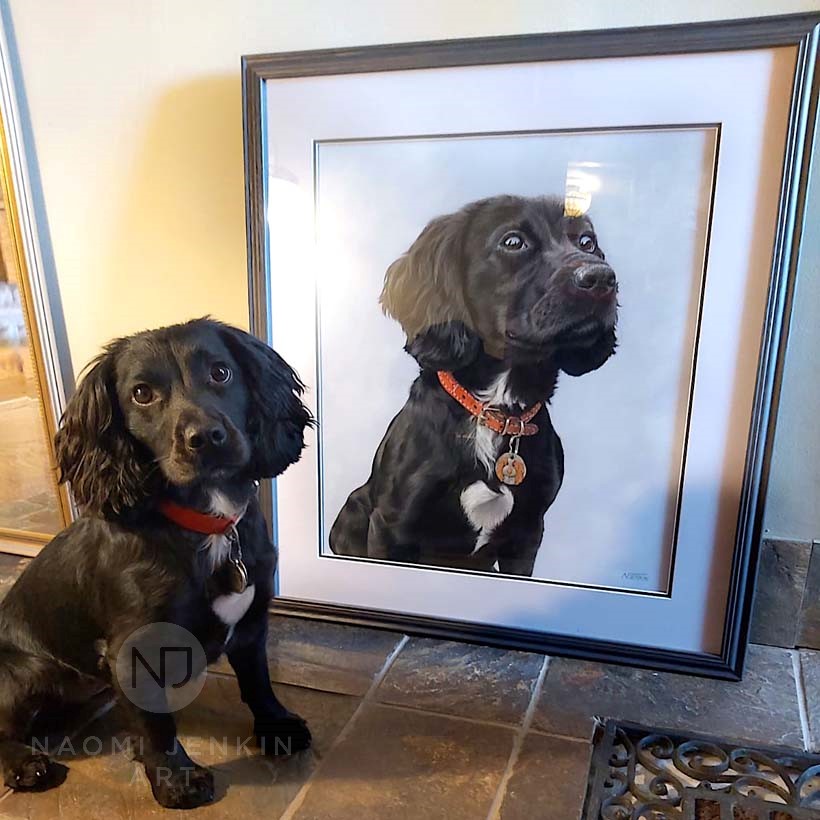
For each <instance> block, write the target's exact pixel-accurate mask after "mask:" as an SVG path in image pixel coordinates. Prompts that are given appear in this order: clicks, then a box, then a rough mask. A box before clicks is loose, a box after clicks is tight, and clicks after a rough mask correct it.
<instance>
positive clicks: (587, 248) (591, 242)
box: [578, 233, 598, 253]
mask: <svg viewBox="0 0 820 820" xmlns="http://www.w3.org/2000/svg"><path fill="white" fill-rule="evenodd" d="M578 247H579V248H580V249H581V250H582V251H584V252H585V253H595V251H597V250H598V243H597V242H596V241H595V237H594V236H593V235H592V234H589V233H582V234H581V235H580V236H579V237H578Z"/></svg>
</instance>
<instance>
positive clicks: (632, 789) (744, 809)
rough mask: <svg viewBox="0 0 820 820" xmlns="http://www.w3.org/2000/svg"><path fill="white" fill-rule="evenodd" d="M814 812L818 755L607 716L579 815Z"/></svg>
mask: <svg viewBox="0 0 820 820" xmlns="http://www.w3.org/2000/svg"><path fill="white" fill-rule="evenodd" d="M667 818H669V820H672V818H674V820H809V818H812V819H813V820H818V818H820V757H818V756H816V755H806V754H800V753H799V752H795V751H794V750H789V749H772V748H768V749H767V748H760V747H750V746H740V745H737V744H734V743H727V742H725V741H722V740H717V739H715V738H706V737H698V736H692V735H682V734H680V733H676V732H666V731H661V730H658V729H647V728H646V727H644V726H636V725H634V724H629V723H618V722H616V721H609V722H607V723H606V724H603V725H601V726H600V727H599V729H598V731H597V732H596V739H595V751H594V753H593V756H592V766H591V769H590V776H589V784H588V786H587V797H586V804H585V809H584V820H667Z"/></svg>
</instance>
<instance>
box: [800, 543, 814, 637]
mask: <svg viewBox="0 0 820 820" xmlns="http://www.w3.org/2000/svg"><path fill="white" fill-rule="evenodd" d="M796 645H797V646H802V647H805V648H807V649H820V543H817V542H816V543H815V544H813V545H812V548H811V559H810V561H809V570H808V575H807V577H806V588H805V591H804V592H803V601H802V605H801V608H800V618H799V622H798V624H797V641H796Z"/></svg>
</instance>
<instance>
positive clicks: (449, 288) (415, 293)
mask: <svg viewBox="0 0 820 820" xmlns="http://www.w3.org/2000/svg"><path fill="white" fill-rule="evenodd" d="M464 223H465V215H464V214H463V213H461V212H459V213H456V214H450V215H448V216H441V217H438V218H437V219H434V220H433V221H432V222H430V223H429V224H428V225H427V227H426V228H425V229H424V230H423V231H422V232H421V234H420V235H419V237H418V239H416V241H415V242H414V243H413V244H412V245H411V246H410V249H409V250H408V251H407V253H405V254H404V255H403V256H401V257H400V258H399V259H397V260H396V261H395V262H393V264H392V265H390V267H389V268H388V269H387V273H386V274H385V277H384V289H383V290H382V294H381V299H380V302H381V305H382V309H383V310H384V312H385V313H386V314H388V315H389V316H392V317H393V318H394V319H395V320H396V321H397V322H398V323H399V324H400V325H401V326H402V329H403V330H404V333H405V335H406V337H407V344H406V345H405V348H404V349H405V350H406V351H407V352H408V353H409V354H410V355H411V356H413V357H414V358H415V359H416V361H417V362H418V363H419V365H421V367H422V368H423V369H430V370H457V369H459V368H461V367H465V366H466V365H468V364H469V363H470V362H472V361H473V360H474V359H475V358H476V356H477V355H478V354H479V352H480V350H481V339H480V338H479V336H478V334H477V333H475V331H473V330H472V329H471V327H470V317H469V311H468V310H467V305H466V303H465V299H464V292H463V284H462V268H463V265H464V260H463V258H462V252H461V241H460V239H461V236H462V232H463V230H464Z"/></svg>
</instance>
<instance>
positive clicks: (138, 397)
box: [131, 384, 154, 404]
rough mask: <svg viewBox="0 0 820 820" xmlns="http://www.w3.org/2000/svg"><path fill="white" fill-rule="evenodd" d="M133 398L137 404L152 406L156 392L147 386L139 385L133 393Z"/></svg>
mask: <svg viewBox="0 0 820 820" xmlns="http://www.w3.org/2000/svg"><path fill="white" fill-rule="evenodd" d="M131 397H132V398H133V399H134V401H135V402H136V403H137V404H151V402H152V401H153V400H154V391H153V390H152V389H151V388H150V387H149V386H148V385H147V384H138V385H137V386H136V387H135V388H134V389H133V390H132V391H131Z"/></svg>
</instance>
